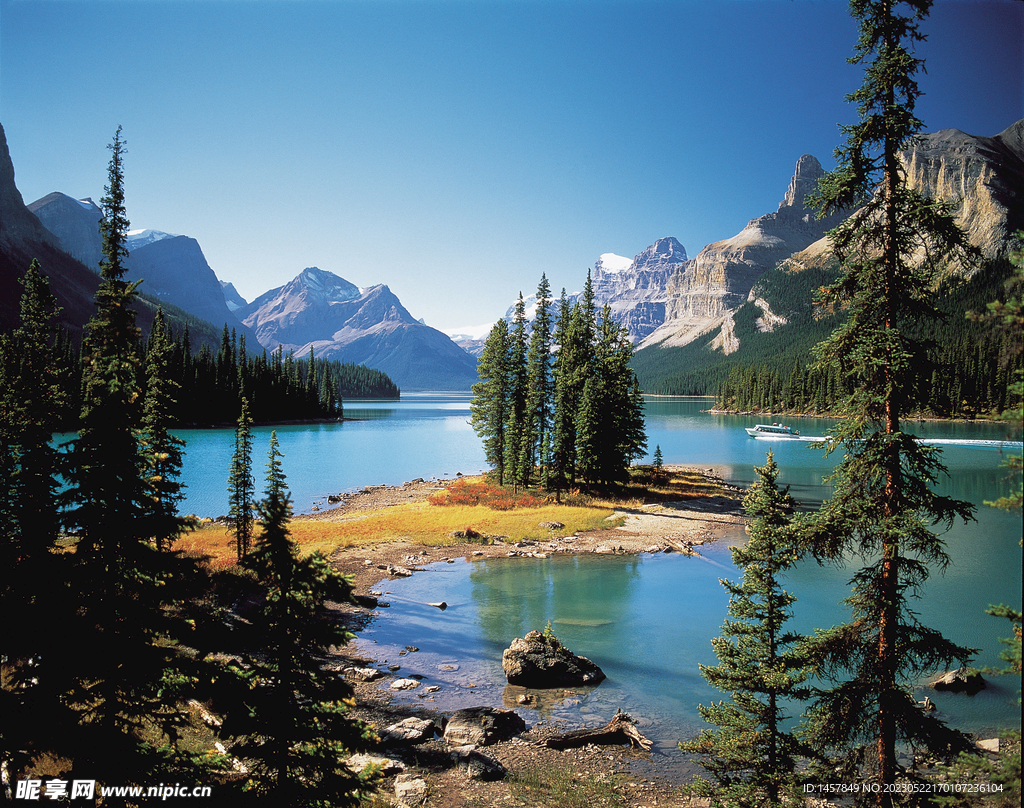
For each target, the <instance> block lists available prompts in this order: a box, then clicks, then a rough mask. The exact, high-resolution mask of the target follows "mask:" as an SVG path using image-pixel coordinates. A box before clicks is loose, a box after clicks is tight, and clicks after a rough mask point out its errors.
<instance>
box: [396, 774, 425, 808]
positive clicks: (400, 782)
mask: <svg viewBox="0 0 1024 808" xmlns="http://www.w3.org/2000/svg"><path fill="white" fill-rule="evenodd" d="M395 799H396V800H398V804H399V805H403V806H413V805H422V804H423V803H424V802H426V800H427V781H426V780H424V779H423V778H422V777H420V776H418V775H415V774H400V775H398V777H396V778H395Z"/></svg>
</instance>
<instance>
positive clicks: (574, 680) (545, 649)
mask: <svg viewBox="0 0 1024 808" xmlns="http://www.w3.org/2000/svg"><path fill="white" fill-rule="evenodd" d="M501 667H502V670H504V671H505V678H506V679H508V683H509V684H510V685H522V686H523V687H536V688H544V687H575V686H579V685H596V684H597V683H598V682H600V681H601V680H602V679H604V678H605V675H604V671H602V670H601V669H600V668H599V667H598V666H597V665H595V664H594V663H593V662H591V661H590V660H589V659H587V658H586V657H581V656H576V654H574V653H573V652H572V651H570V650H569V649H568V648H566V647H565V646H564V645H562V644H561V643H560V642H559V641H558V639H557V638H556V637H553V636H551V635H549V634H548V635H545V634H541V633H540V632H539V631H531V632H529V633H527V635H526V636H525V637H522V638H520V637H517V638H516V639H514V640H512V644H511V645H510V646H509V647H508V648H506V649H505V651H504V653H503V654H502V655H501Z"/></svg>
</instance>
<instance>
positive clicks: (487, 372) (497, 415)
mask: <svg viewBox="0 0 1024 808" xmlns="http://www.w3.org/2000/svg"><path fill="white" fill-rule="evenodd" d="M508 344H509V337H508V323H506V322H505V321H504V320H498V322H496V323H495V324H494V327H493V328H492V329H491V333H490V334H489V335H488V337H487V341H486V342H485V343H484V350H483V352H482V353H481V354H480V359H479V361H478V362H477V374H478V375H479V377H480V381H478V382H477V383H476V384H474V385H473V400H472V402H471V403H470V412H471V413H472V423H473V429H474V430H476V434H477V435H479V436H480V437H481V439H483V442H484V457H485V458H486V459H487V462H488V463H490V465H491V467H492V468H493V469H494V473H495V475H496V476H497V478H498V485H504V483H505V427H506V422H507V420H508V416H507V413H508V390H509V384H510V380H509V361H508V350H509V348H508Z"/></svg>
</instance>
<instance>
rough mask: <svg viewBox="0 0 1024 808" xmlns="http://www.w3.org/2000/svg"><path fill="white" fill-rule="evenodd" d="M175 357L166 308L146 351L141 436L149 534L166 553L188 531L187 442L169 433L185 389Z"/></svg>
mask: <svg viewBox="0 0 1024 808" xmlns="http://www.w3.org/2000/svg"><path fill="white" fill-rule="evenodd" d="M173 354H174V345H173V344H172V343H171V341H170V339H169V337H168V334H167V324H166V323H165V321H164V314H163V309H162V308H158V309H157V311H156V315H155V317H154V318H153V326H152V329H151V330H150V333H149V345H148V346H147V349H146V399H145V403H144V404H143V408H142V431H141V436H140V437H141V442H142V450H143V454H144V457H145V463H146V466H147V469H148V479H149V485H150V492H149V499H150V514H149V519H150V526H149V528H148V532H149V534H150V535H151V536H152V538H153V540H154V541H155V542H156V545H157V547H159V548H161V549H163V550H169V549H170V548H171V545H172V544H173V543H174V540H175V539H177V538H178V536H179V535H181V532H182V531H183V530H184V529H185V520H184V519H183V518H182V517H180V516H178V504H179V503H180V502H181V501H182V500H183V499H184V498H185V494H184V491H183V489H184V486H183V485H182V483H180V482H179V481H178V477H179V475H180V474H181V461H182V449H183V448H184V446H185V441H183V440H182V439H181V438H178V437H175V436H174V435H172V434H171V433H170V432H169V431H168V429H169V427H170V425H171V423H172V421H173V413H174V410H175V406H176V404H177V395H178V391H179V390H180V388H181V386H180V385H179V384H178V383H177V382H176V381H175V380H174V379H173V378H171V362H172V359H173Z"/></svg>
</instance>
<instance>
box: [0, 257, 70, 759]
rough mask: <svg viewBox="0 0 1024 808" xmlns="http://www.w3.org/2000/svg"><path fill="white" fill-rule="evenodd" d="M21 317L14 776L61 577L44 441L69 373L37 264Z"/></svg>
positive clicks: (8, 534) (14, 470)
mask: <svg viewBox="0 0 1024 808" xmlns="http://www.w3.org/2000/svg"><path fill="white" fill-rule="evenodd" d="M20 310H21V319H20V323H19V325H18V328H17V329H16V330H15V331H14V332H13V333H12V334H10V335H3V336H0V565H2V567H3V570H4V576H3V582H2V583H0V623H2V625H4V626H7V627H8V630H7V631H5V632H4V643H3V654H4V660H3V664H4V668H5V670H4V675H3V689H2V690H0V715H3V720H2V721H0V761H2V762H3V763H4V765H5V766H8V767H9V769H8V771H10V772H16V771H19V770H20V767H21V766H22V765H24V763H25V762H26V761H27V759H28V757H29V756H30V755H31V754H32V752H33V751H35V750H36V749H37V748H38V747H37V742H38V734H36V733H34V732H33V729H32V728H33V725H34V723H35V722H36V721H38V720H39V718H38V716H34V715H33V713H34V712H35V710H34V702H35V695H36V692H35V691H36V689H37V688H36V685H37V683H38V671H36V670H35V666H34V664H33V658H34V657H36V655H38V654H39V653H41V652H42V651H43V650H45V640H44V638H46V637H48V636H52V633H53V631H54V629H55V628H59V615H57V614H55V613H54V610H52V609H50V608H49V600H50V598H51V597H52V596H53V594H54V593H56V592H57V591H59V585H58V584H57V578H58V576H59V575H60V574H61V569H60V564H59V560H58V557H57V556H56V555H55V553H54V550H55V546H56V541H57V537H58V529H59V513H58V510H57V505H56V501H57V492H58V490H59V484H58V483H59V480H58V474H59V458H58V454H57V450H56V449H55V448H53V447H52V446H51V445H50V439H51V437H52V435H53V431H54V428H55V426H56V425H57V423H58V422H59V418H60V413H61V410H62V409H63V407H64V401H63V381H64V379H63V378H62V377H63V376H64V375H65V374H64V372H63V371H64V370H65V366H64V365H63V363H62V361H61V359H62V357H61V355H60V350H59V347H58V346H57V345H55V339H54V333H53V332H54V329H53V321H54V319H55V317H56V314H57V310H56V302H55V300H54V298H53V295H52V294H51V293H50V290H49V284H48V283H47V281H46V277H45V276H44V275H43V274H42V273H41V272H40V270H39V265H38V263H37V262H36V261H33V262H32V264H31V265H30V267H29V269H28V271H27V272H26V273H25V276H24V278H23V279H22V295H21V303H20Z"/></svg>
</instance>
